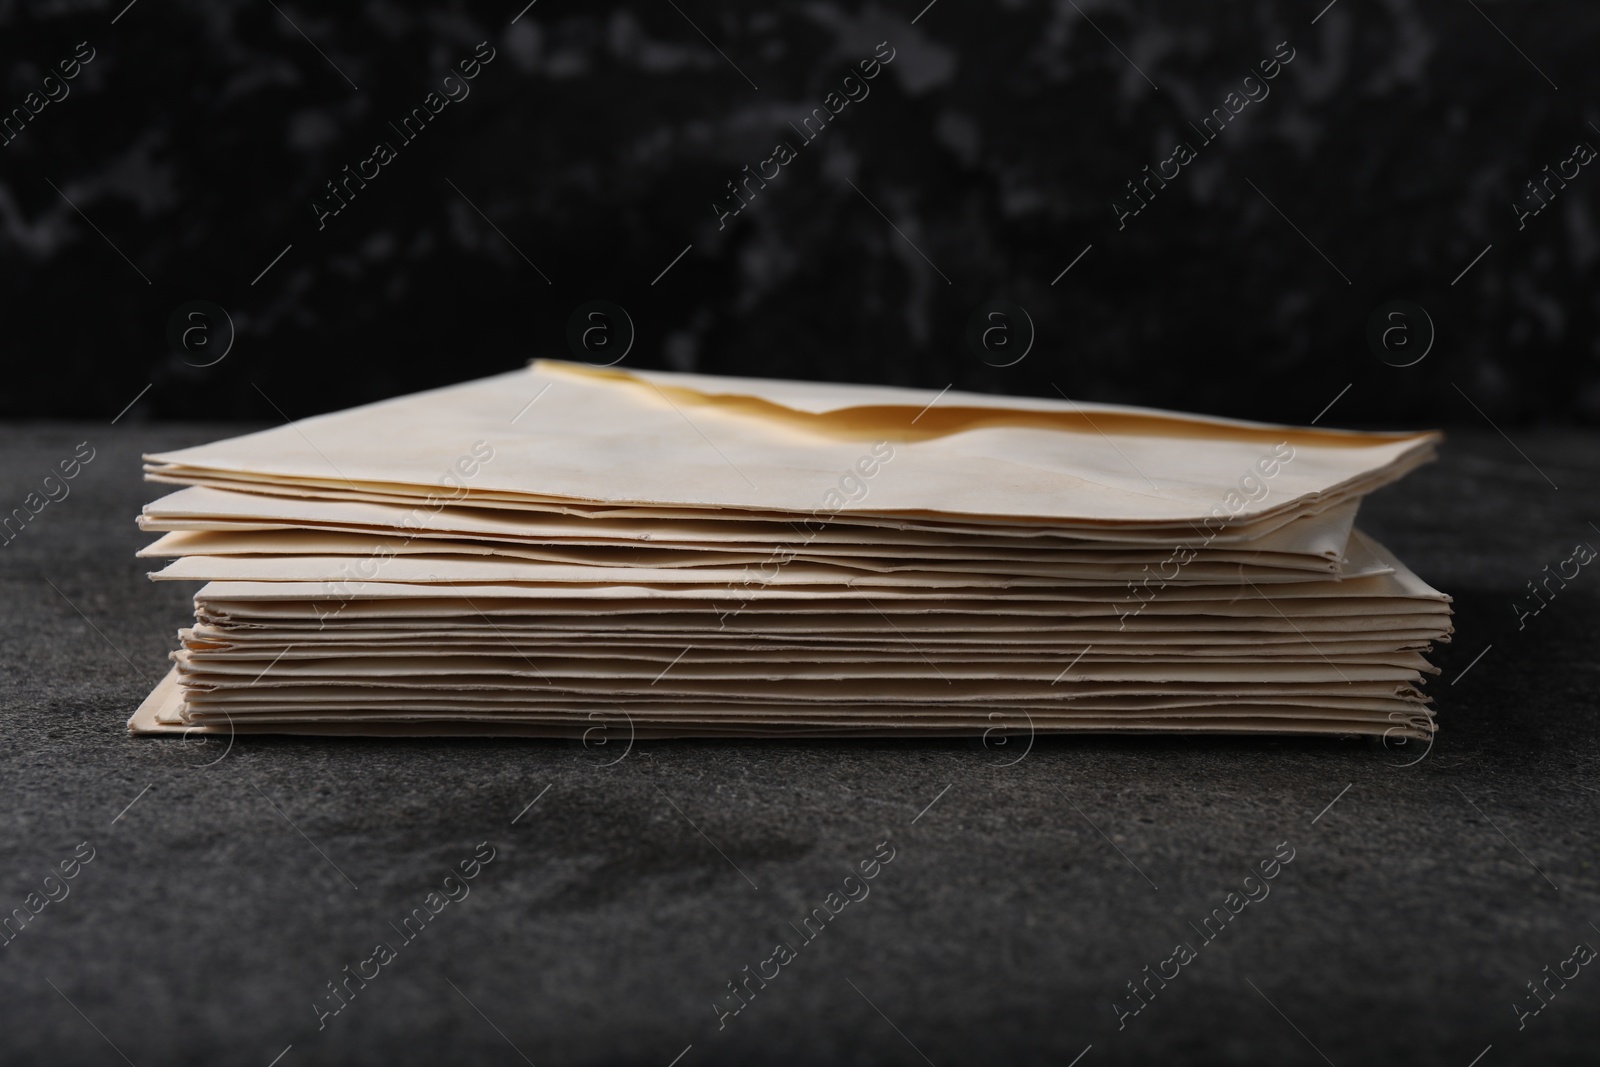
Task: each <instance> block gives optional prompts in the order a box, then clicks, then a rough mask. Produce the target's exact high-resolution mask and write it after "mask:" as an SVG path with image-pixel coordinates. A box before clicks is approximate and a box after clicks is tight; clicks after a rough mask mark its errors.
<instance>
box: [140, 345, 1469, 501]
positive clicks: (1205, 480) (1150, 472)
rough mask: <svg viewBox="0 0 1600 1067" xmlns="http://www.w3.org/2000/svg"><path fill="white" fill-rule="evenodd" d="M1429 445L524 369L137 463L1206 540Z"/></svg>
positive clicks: (727, 381)
mask: <svg viewBox="0 0 1600 1067" xmlns="http://www.w3.org/2000/svg"><path fill="white" fill-rule="evenodd" d="M1437 441H1438V435H1437V434H1434V433H1413V434H1380V433H1352V432H1345V431H1337V430H1324V429H1309V428H1306V429H1296V428H1290V427H1281V426H1271V425H1267V424H1262V423H1248V422H1239V421H1234V420H1228V419H1217V418H1205V417H1200V416H1192V415H1181V414H1174V413H1169V412H1162V411H1154V410H1149V409H1143V408H1131V407H1120V406H1113V405H1104V404H1079V403H1075V402H1073V401H1068V400H1050V399H1035V398H1026V397H1008V396H990V395H984V394H976V393H959V392H953V391H946V392H944V393H940V394H938V395H935V394H934V393H932V392H929V391H923V390H913V389H900V388H891V387H883V386H857V385H836V384H826V383H814V382H787V381H773V380H766V379H754V378H721V377H707V376H703V375H694V374H672V373H666V372H654V371H651V372H633V373H624V372H620V371H616V370H596V369H593V368H589V367H586V366H583V365H581V364H574V363H561V362H554V361H549V360H540V361H537V362H536V363H534V364H533V365H532V366H531V367H529V368H527V369H525V370H520V371H514V372H511V373H507V374H501V375H497V376H495V377H492V378H485V379H483V380H481V381H475V382H467V383H464V384H461V385H454V386H449V387H447V388H443V389H436V390H432V391H430V392H425V393H418V394H415V395H412V396H406V397H400V398H398V399H394V400H386V401H382V402H380V403H376V404H369V405H367V406H365V407H359V408H354V409H351V410H349V411H343V412H338V413H335V414H331V415H319V416H316V417H313V418H308V419H302V420H300V421H298V422H295V423H291V424H289V425H286V426H280V427H276V428H274V429H270V430H264V431H261V432H259V433H253V434H247V435H245V436H243V437H236V438H233V439H231V440H226V441H221V442H218V443H215V444H210V445H203V446H200V447H196V448H187V449H182V450H179V451H175V452H166V453H161V454H157V455H151V456H147V457H145V459H146V471H147V473H148V474H149V475H150V476H151V477H152V478H154V479H156V480H160V481H168V482H177V483H181V484H201V485H212V486H217V487H222V488H232V489H242V490H246V491H254V492H267V493H273V494H278V495H292V496H304V497H316V498H322V499H333V500H368V501H383V502H412V501H415V502H416V503H417V504H419V505H423V506H427V507H430V508H432V507H439V506H442V505H443V504H445V503H451V504H454V505H455V506H458V507H460V506H468V507H472V506H476V507H490V508H498V509H517V510H533V511H556V510H560V511H569V512H572V511H574V510H576V512H577V513H579V514H594V515H603V514H607V513H610V512H608V510H607V509H615V508H645V509H649V513H651V514H657V515H661V516H663V517H666V516H672V515H685V514H686V515H689V516H693V515H698V516H700V517H702V518H724V517H725V518H730V519H744V520H748V519H750V518H753V517H762V516H763V515H765V516H767V517H771V516H772V515H773V514H774V513H776V514H777V515H779V516H807V517H811V516H817V517H821V518H824V519H838V520H843V521H852V522H862V521H866V522H871V521H873V520H881V521H883V522H885V523H893V522H894V521H896V520H919V519H920V520H930V519H931V520H950V521H961V522H969V523H980V524H982V523H993V524H1010V525H1022V526H1031V525H1043V526H1058V527H1074V526H1078V527H1094V526H1101V527H1105V528H1115V527H1119V526H1120V527H1127V528H1133V529H1137V528H1140V527H1147V526H1162V525H1177V524H1186V523H1193V522H1201V521H1204V520H1207V519H1211V520H1212V527H1211V528H1213V529H1214V528H1216V525H1217V524H1218V522H1219V521H1220V523H1222V524H1227V525H1234V524H1237V523H1240V522H1255V521H1258V520H1262V519H1269V518H1277V519H1280V520H1282V519H1285V518H1286V517H1290V516H1293V515H1299V514H1310V513H1315V512H1318V511H1322V510H1324V509H1326V508H1327V507H1329V506H1331V505H1333V504H1335V503H1338V502H1340V501H1343V500H1347V499H1350V498H1352V497H1354V496H1359V495H1360V494H1363V493H1366V492H1370V491H1371V490H1373V489H1375V488H1377V487H1379V486H1381V485H1384V484H1387V483H1389V482H1392V481H1394V480H1395V479H1397V478H1399V477H1400V476H1402V475H1403V474H1405V473H1406V472H1407V471H1409V470H1411V469H1413V468H1414V467H1416V466H1418V465H1420V464H1421V463H1424V462H1426V461H1427V460H1429V459H1431V458H1432V456H1433V451H1434V447H1435V445H1436V444H1437ZM1269 525H1270V524H1269Z"/></svg>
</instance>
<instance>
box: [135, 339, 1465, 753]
mask: <svg viewBox="0 0 1600 1067" xmlns="http://www.w3.org/2000/svg"><path fill="white" fill-rule="evenodd" d="M1437 440H1438V437H1437V435H1436V434H1427V433H1424V434H1376V433H1352V432H1344V431H1335V430H1326V429H1292V428H1286V427H1280V426H1269V425H1263V424H1256V423H1245V422H1237V421H1231V420H1224V419H1214V418H1203V417H1199V416H1191V415H1180V414H1174V413H1169V412H1161V411H1153V410H1147V409H1139V408H1127V407H1114V406H1108V405H1098V404H1077V403H1073V402H1071V401H1066V400H1043V399H1030V398H1021V397H1004V396H989V395H978V394H967V393H958V392H952V391H945V392H942V393H939V394H937V395H935V394H933V393H931V392H925V391H917V390H909V389H898V388H887V387H876V386H850V385H835V384H821V383H807V382H786V381H769V380H756V379H739V378H713V377H704V376H699V375H690V374H670V373H655V372H650V373H645V372H640V373H623V372H620V371H615V370H604V371H602V370H595V369H593V368H588V367H585V366H582V365H578V364H568V363H557V362H549V361H541V362H538V363H535V364H534V365H533V366H532V367H530V368H528V369H526V370H522V371H517V372H513V373H508V374H502V375H499V376H497V377H493V378H488V379H485V380H482V381H477V382H469V383H466V384H463V385H457V386H452V387H449V388H445V389H438V390H434V391H431V392H427V393H421V394H417V395H415V396H409V397H403V398H400V399H396V400H390V401H385V402H382V403H378V404H372V405H369V406H366V407H362V408H357V409H354V410H351V411H345V412H340V413H337V414H332V415H323V416H318V417H315V418H308V419H303V420H300V421H298V422H294V423H291V424H288V425H285V426H281V427H277V428H274V429H270V430H265V431H262V432H260V433H253V434H248V435H246V436H243V437H237V438H234V439H231V440H227V441H222V442H219V443H217V444H213V445H205V446H202V447H198V448H189V449H183V450H181V451H177V452H170V453H165V454H161V455H153V456H148V457H146V474H147V477H148V478H149V479H150V480H152V481H157V482H167V483H172V484H177V485H182V486H185V487H186V488H183V489H180V490H179V491H177V492H174V493H173V494H171V495H170V496H166V497H163V498H161V499H160V500H157V501H155V502H154V503H152V504H150V505H148V506H147V507H146V508H145V510H144V513H143V514H142V515H141V517H140V526H141V528H142V529H145V530H150V531H160V532H162V534H163V536H162V537H161V538H160V540H158V541H156V542H155V543H154V544H153V545H151V546H150V547H149V548H147V549H146V550H145V551H144V552H143V553H142V554H143V555H145V556H147V557H154V558H159V559H163V560H167V559H170V562H168V563H167V564H166V566H165V567H164V568H163V569H162V570H160V571H159V572H157V573H156V574H155V575H153V577H155V578H157V579H163V580H167V579H172V580H185V581H196V582H204V583H207V584H205V585H204V587H203V588H201V589H200V590H199V592H198V594H197V595H196V597H195V622H194V626H193V627H192V628H188V629H184V630H182V631H181V633H180V638H181V642H182V647H181V649H180V650H179V651H177V652H176V653H174V655H173V660H174V668H173V670H172V672H171V673H170V674H169V675H168V676H167V678H166V679H165V680H164V681H163V682H162V683H161V685H160V686H158V687H157V689H156V690H155V692H154V693H152V694H151V696H150V697H149V699H147V700H146V701H145V703H144V705H143V706H142V707H141V708H140V709H139V710H138V712H137V713H136V714H135V715H134V717H133V720H132V721H131V722H130V727H131V728H132V729H134V730H135V731H136V732H141V733H146V732H148V733H162V732H184V731H193V730H200V731H217V732H224V733H226V732H230V731H239V732H245V731H267V732H280V733H341V734H397V735H444V734H458V733H461V734H501V735H527V736H579V735H580V734H583V733H585V732H587V731H591V730H593V729H594V728H595V725H596V723H604V724H608V725H617V726H619V727H623V726H624V724H625V729H626V730H627V731H629V732H630V735H631V736H639V737H644V736H755V735H787V736H799V735H886V734H927V735H932V734H978V733H984V732H991V731H995V730H1001V731H1004V732H1012V733H1028V732H1034V731H1037V732H1040V733H1044V732H1056V731H1068V730H1092V731H1108V730H1133V731H1165V730H1190V731H1211V732H1241V731H1242V732H1297V733H1298V732H1315V733H1332V734H1352V735H1353V734H1367V735H1376V736H1389V737H1397V736H1398V737H1417V738H1423V737H1427V736H1429V735H1430V734H1431V733H1432V730H1433V713H1432V710H1431V708H1430V707H1429V704H1428V700H1429V698H1427V697H1426V696H1425V695H1424V694H1423V692H1422V683H1423V678H1424V675H1426V674H1434V673H1437V671H1436V669H1435V668H1433V667H1432V666H1430V665H1429V663H1428V662H1427V660H1426V659H1425V658H1424V653H1425V652H1427V651H1428V650H1429V649H1430V648H1431V646H1432V643H1433V642H1435V641H1443V640H1447V639H1448V636H1449V634H1450V633H1451V625H1450V608H1449V598H1448V597H1446V596H1444V595H1443V594H1441V593H1439V592H1437V591H1435V590H1434V589H1432V588H1430V587H1429V586H1428V585H1427V584H1426V583H1424V582H1423V581H1422V580H1421V579H1419V578H1418V577H1417V576H1416V575H1414V574H1412V573H1411V572H1410V571H1409V570H1407V569H1406V568H1405V566H1404V565H1403V564H1401V563H1400V562H1399V561H1398V560H1397V559H1395V558H1394V557H1393V556H1392V555H1390V554H1389V552H1388V551H1387V550H1386V549H1385V548H1384V547H1383V546H1382V545H1379V544H1377V543H1376V542H1375V541H1373V540H1372V539H1370V538H1368V537H1366V536H1364V535H1362V534H1361V533H1360V532H1359V531H1358V530H1356V529H1354V527H1353V522H1354V519H1355V515H1356V511H1357V508H1358V506H1359V504H1360V499H1361V497H1362V495H1364V494H1366V493H1368V492H1370V491H1372V490H1374V489H1377V488H1378V487H1380V486H1382V485H1385V484H1388V483H1390V482H1393V481H1395V480H1396V479H1398V478H1400V477H1401V476H1402V475H1404V474H1406V473H1407V472H1408V471H1410V470H1411V469H1413V468H1414V467H1416V466H1418V465H1420V464H1422V463H1424V462H1426V461H1427V460H1429V459H1430V458H1432V455H1433V452H1434V448H1435V445H1436V444H1437Z"/></svg>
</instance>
